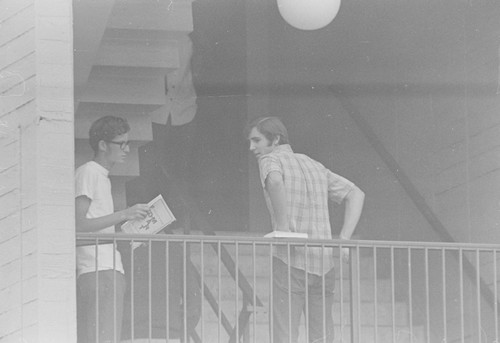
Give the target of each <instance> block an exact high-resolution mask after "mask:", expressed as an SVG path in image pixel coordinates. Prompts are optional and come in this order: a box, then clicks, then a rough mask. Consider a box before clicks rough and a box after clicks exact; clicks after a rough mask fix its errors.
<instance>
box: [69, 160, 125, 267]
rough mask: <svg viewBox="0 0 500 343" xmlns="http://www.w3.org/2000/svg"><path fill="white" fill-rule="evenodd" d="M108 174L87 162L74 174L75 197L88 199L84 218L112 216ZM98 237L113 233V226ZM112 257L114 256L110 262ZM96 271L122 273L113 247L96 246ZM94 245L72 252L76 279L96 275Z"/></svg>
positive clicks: (118, 254) (95, 163)
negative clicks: (74, 255) (74, 254)
mask: <svg viewBox="0 0 500 343" xmlns="http://www.w3.org/2000/svg"><path fill="white" fill-rule="evenodd" d="M108 174H109V171H108V170H107V169H106V168H104V167H103V166H101V165H100V164H99V163H97V162H94V161H90V162H87V163H85V164H83V165H82V166H80V167H79V168H78V169H77V170H76V173H75V197H79V196H86V197H88V198H89V199H90V207H89V210H88V212H87V218H98V217H102V216H106V215H108V214H112V213H113V212H114V205H113V197H112V195H111V182H110V180H109V177H108ZM98 232H99V233H114V232H115V228H114V226H109V227H106V228H104V229H102V230H99V231H98ZM113 253H114V254H115V257H114V260H113ZM97 254H98V259H99V260H98V268H97V269H98V270H109V269H116V270H117V271H119V272H121V273H124V270H123V265H122V259H121V255H120V252H119V251H118V250H116V249H114V246H113V244H99V245H98V251H97ZM95 262H96V247H95V245H89V246H81V247H77V248H76V267H77V276H80V275H81V274H84V273H89V272H95V271H96V265H95Z"/></svg>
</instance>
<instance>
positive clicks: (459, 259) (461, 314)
mask: <svg viewBox="0 0 500 343" xmlns="http://www.w3.org/2000/svg"><path fill="white" fill-rule="evenodd" d="M459 254H460V255H459V257H458V262H459V275H460V330H461V335H460V336H461V337H462V343H465V325H464V322H465V313H464V275H463V267H464V265H463V263H464V261H463V250H462V248H460V249H459Z"/></svg>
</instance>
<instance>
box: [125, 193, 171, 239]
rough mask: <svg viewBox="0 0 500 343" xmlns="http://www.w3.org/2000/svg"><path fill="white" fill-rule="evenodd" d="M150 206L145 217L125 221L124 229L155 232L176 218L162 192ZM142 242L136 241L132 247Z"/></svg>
mask: <svg viewBox="0 0 500 343" xmlns="http://www.w3.org/2000/svg"><path fill="white" fill-rule="evenodd" d="M148 206H149V211H148V214H147V216H146V217H145V218H144V219H137V220H129V221H127V222H125V223H123V225H122V226H121V229H122V231H123V232H125V233H132V234H138V233H139V234H155V233H158V232H159V231H161V230H163V229H164V228H165V227H167V226H168V225H170V224H171V223H173V222H174V221H175V220H176V219H175V217H174V215H173V213H172V211H171V210H170V208H169V207H168V205H167V203H166V202H165V200H164V199H163V197H162V195H161V194H160V195H158V196H157V197H156V198H154V199H153V200H151V201H150V202H149V203H148ZM142 244H143V243H141V242H134V244H133V245H132V247H133V249H135V248H137V247H139V246H141V245H142Z"/></svg>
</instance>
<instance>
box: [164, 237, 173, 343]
mask: <svg viewBox="0 0 500 343" xmlns="http://www.w3.org/2000/svg"><path fill="white" fill-rule="evenodd" d="M165 261H167V263H165V331H166V339H167V342H168V340H169V339H170V310H169V309H170V263H172V261H171V260H170V242H169V241H168V239H167V240H166V241H165Z"/></svg>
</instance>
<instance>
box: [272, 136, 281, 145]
mask: <svg viewBox="0 0 500 343" xmlns="http://www.w3.org/2000/svg"><path fill="white" fill-rule="evenodd" d="M280 139H281V136H280V135H278V136H276V138H274V139H273V145H279V143H280Z"/></svg>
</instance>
